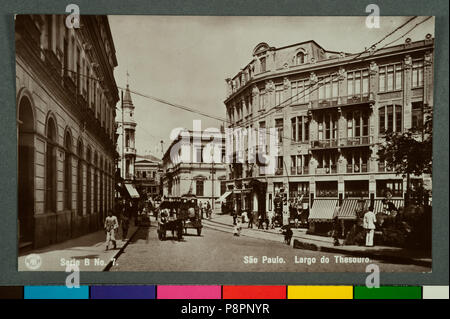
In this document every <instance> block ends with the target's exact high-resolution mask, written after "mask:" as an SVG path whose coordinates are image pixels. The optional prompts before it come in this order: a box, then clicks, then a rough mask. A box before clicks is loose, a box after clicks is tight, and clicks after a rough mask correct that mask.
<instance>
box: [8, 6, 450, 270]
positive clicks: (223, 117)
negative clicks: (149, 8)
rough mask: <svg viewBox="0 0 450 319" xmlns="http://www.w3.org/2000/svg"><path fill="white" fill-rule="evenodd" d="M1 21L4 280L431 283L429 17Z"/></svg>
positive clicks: (95, 17) (46, 18)
mask: <svg viewBox="0 0 450 319" xmlns="http://www.w3.org/2000/svg"><path fill="white" fill-rule="evenodd" d="M14 23H15V26H14V30H15V72H16V77H15V79H16V82H15V83H16V92H15V94H16V107H17V155H18V157H17V158H18V162H17V181H18V185H17V194H18V198H17V233H18V237H17V249H18V270H19V271H24V272H30V271H37V272H39V271H66V270H67V269H73V267H76V268H77V269H79V270H80V271H94V272H100V271H109V272H268V273H269V272H311V273H313V272H336V273H337V272H366V269H367V267H368V266H371V267H377V269H379V271H380V272H389V273H430V272H431V270H432V249H431V247H432V152H433V149H432V144H433V105H434V104H433V95H434V90H433V88H434V81H438V80H439V79H436V78H435V76H434V59H435V55H434V49H435V19H434V17H433V16H381V17H379V16H378V17H376V16H188V15H187V16H175V15H172V16H171V15H164V16H163V15H161V16H158V15H83V14H81V15H77V14H67V15H43V14H36V15H34V14H19V15H16V16H15V19H14ZM444 213H446V212H444Z"/></svg>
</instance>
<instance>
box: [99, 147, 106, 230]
mask: <svg viewBox="0 0 450 319" xmlns="http://www.w3.org/2000/svg"><path fill="white" fill-rule="evenodd" d="M103 170H104V163H103V157H102V156H100V170H99V174H100V218H101V219H100V222H101V221H102V220H103V214H104V207H105V198H104V194H105V192H104V189H103V188H104V180H103V179H104V177H105V175H104V174H103ZM105 217H106V216H105Z"/></svg>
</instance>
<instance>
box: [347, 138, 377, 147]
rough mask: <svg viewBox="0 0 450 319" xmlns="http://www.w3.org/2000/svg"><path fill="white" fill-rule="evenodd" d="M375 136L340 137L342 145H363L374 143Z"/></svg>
mask: <svg viewBox="0 0 450 319" xmlns="http://www.w3.org/2000/svg"><path fill="white" fill-rule="evenodd" d="M372 140H373V136H358V137H345V138H340V139H339V145H340V146H362V145H370V144H372Z"/></svg>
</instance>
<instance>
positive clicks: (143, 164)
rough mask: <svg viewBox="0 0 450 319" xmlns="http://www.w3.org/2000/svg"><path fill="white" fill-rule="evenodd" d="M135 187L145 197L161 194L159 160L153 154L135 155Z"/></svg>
mask: <svg viewBox="0 0 450 319" xmlns="http://www.w3.org/2000/svg"><path fill="white" fill-rule="evenodd" d="M135 171H136V188H137V190H138V192H139V194H142V195H143V196H144V197H145V198H153V199H155V198H157V197H160V196H161V188H160V183H161V177H162V176H161V175H162V174H161V173H162V168H161V160H160V159H158V158H156V157H155V156H153V155H143V156H140V155H137V156H136V163H135Z"/></svg>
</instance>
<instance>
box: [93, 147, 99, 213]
mask: <svg viewBox="0 0 450 319" xmlns="http://www.w3.org/2000/svg"><path fill="white" fill-rule="evenodd" d="M98 165H99V163H98V155H97V153H95V155H94V213H98V168H97V167H98Z"/></svg>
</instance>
